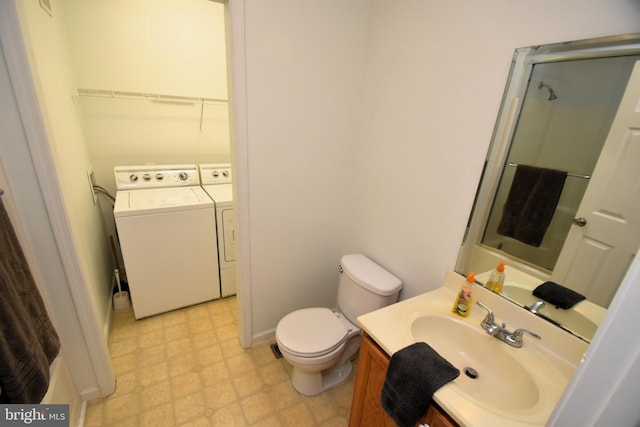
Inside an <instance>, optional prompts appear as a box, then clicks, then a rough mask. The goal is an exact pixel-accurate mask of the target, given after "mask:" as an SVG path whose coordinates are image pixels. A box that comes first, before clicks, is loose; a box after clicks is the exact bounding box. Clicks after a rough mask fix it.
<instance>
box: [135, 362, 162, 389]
mask: <svg viewBox="0 0 640 427" xmlns="http://www.w3.org/2000/svg"><path fill="white" fill-rule="evenodd" d="M168 377H169V366H168V364H167V362H164V361H163V362H160V363H157V364H155V365H151V366H145V367H143V368H141V369H140V370H139V372H138V379H139V383H140V385H143V386H148V385H151V384H154V383H157V382H160V381H163V380H166V379H167V378H168Z"/></svg>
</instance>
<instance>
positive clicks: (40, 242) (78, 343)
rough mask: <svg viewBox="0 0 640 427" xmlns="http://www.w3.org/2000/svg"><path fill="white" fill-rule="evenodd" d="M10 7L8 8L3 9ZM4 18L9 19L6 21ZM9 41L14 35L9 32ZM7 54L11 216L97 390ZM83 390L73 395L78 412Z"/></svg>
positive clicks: (4, 160)
mask: <svg viewBox="0 0 640 427" xmlns="http://www.w3.org/2000/svg"><path fill="white" fill-rule="evenodd" d="M3 12H5V9H4V8H3V9H2V10H0V15H1V14H2V13H3ZM3 22H4V21H3ZM0 41H1V42H2V44H3V47H4V45H5V43H7V42H8V41H7V40H6V38H4V34H3V35H2V37H0ZM12 90H13V88H12V82H11V81H10V80H9V74H8V70H7V68H6V63H5V56H4V54H2V52H0V93H2V94H3V96H2V97H1V98H0V129H2V135H1V137H0V171H1V173H0V185H1V188H2V189H3V190H4V191H5V194H4V195H3V196H2V198H3V203H4V204H5V207H6V208H7V211H8V213H9V215H10V217H11V220H12V223H13V226H14V228H15V230H16V234H17V235H18V236H19V238H20V244H21V246H22V248H23V250H24V252H25V255H26V257H27V259H28V261H29V267H30V268H31V271H32V274H33V276H34V279H35V281H36V284H37V285H38V288H39V290H40V293H41V294H42V297H43V299H44V301H45V305H46V307H47V311H48V313H49V317H50V318H51V321H52V323H53V325H54V327H55V328H56V330H57V332H58V335H59V337H60V342H61V344H62V349H63V350H62V351H63V353H61V357H62V354H64V358H65V360H66V362H65V363H66V364H68V365H70V366H73V368H74V369H73V372H72V376H73V379H74V381H75V385H76V386H77V387H78V390H84V391H87V390H97V388H98V386H97V383H98V381H97V379H96V377H95V375H94V373H93V366H92V365H91V358H90V355H89V351H88V349H87V347H86V343H85V341H84V339H83V331H82V327H81V325H80V321H79V319H78V314H77V312H76V310H75V307H74V300H73V297H72V295H71V293H70V291H69V286H68V283H67V277H66V274H65V271H64V266H63V262H62V260H61V258H60V257H61V256H60V253H59V252H58V247H57V244H56V239H55V236H54V232H53V230H52V227H51V223H50V219H49V217H48V212H47V210H46V206H45V203H44V200H43V197H42V193H41V190H40V186H39V184H38V180H37V177H36V172H35V169H34V165H33V161H32V158H31V155H30V152H29V147H28V144H27V137H26V135H25V131H24V128H23V118H22V117H21V115H20V112H19V109H18V106H17V103H16V99H15V97H14V93H13V92H12ZM79 396H80V394H79V393H78V395H77V396H76V399H73V400H71V399H70V400H69V402H68V403H70V404H71V405H72V412H73V413H77V411H78V410H79V408H78V407H77V405H78V402H77V400H78V399H79Z"/></svg>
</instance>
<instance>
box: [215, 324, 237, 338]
mask: <svg viewBox="0 0 640 427" xmlns="http://www.w3.org/2000/svg"><path fill="white" fill-rule="evenodd" d="M216 335H217V336H218V340H219V341H220V342H223V341H227V340H232V339H236V338H237V337H238V327H237V325H236V324H235V323H229V324H227V325H222V326H216Z"/></svg>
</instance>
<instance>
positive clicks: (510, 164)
mask: <svg viewBox="0 0 640 427" xmlns="http://www.w3.org/2000/svg"><path fill="white" fill-rule="evenodd" d="M507 166H511V167H514V168H516V167H518V164H517V163H513V162H509V163H507ZM567 176H572V177H574V178H582V179H591V175H583V174H579V173H573V172H567Z"/></svg>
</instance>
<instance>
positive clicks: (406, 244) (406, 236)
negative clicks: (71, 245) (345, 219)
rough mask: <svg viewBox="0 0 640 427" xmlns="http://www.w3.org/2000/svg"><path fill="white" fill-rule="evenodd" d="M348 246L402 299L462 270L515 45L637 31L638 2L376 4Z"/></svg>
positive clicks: (501, 0) (416, 0)
mask: <svg viewBox="0 0 640 427" xmlns="http://www.w3.org/2000/svg"><path fill="white" fill-rule="evenodd" d="M371 10H372V13H371V23H370V33H369V46H370V54H369V55H368V58H367V59H368V62H367V65H366V70H367V76H366V79H365V87H364V100H363V103H362V105H363V116H362V121H361V134H360V136H359V137H358V138H357V139H356V153H357V154H358V156H357V163H356V167H355V168H354V179H355V186H354V190H353V191H354V193H353V197H352V198H351V200H352V201H353V204H352V206H351V208H350V210H349V214H350V216H349V227H348V230H347V232H348V238H347V239H346V246H347V250H349V251H352V250H354V251H365V252H368V253H370V254H371V255H372V256H373V257H374V258H377V259H379V260H380V261H381V262H383V263H385V265H386V266H387V267H388V268H389V269H391V270H392V271H393V272H394V273H396V274H397V275H399V276H400V277H401V278H402V279H403V281H404V284H405V288H404V290H403V292H402V294H401V298H407V297H410V296H413V295H416V294H419V293H421V292H424V291H426V290H429V289H433V288H435V287H438V286H440V284H441V283H442V279H443V277H444V274H445V271H446V270H447V269H450V268H453V267H454V265H455V261H456V255H457V252H458V249H459V244H460V242H461V240H462V236H463V232H464V229H465V225H466V222H467V219H468V215H469V211H470V209H471V205H472V203H473V198H474V194H475V191H476V186H477V182H478V178H479V175H480V172H481V168H482V165H483V161H484V158H485V154H486V151H487V148H488V144H489V141H490V139H491V134H492V131H493V125H494V123H495V119H496V116H497V112H498V108H499V104H500V101H501V97H502V93H503V90H504V87H505V81H506V78H507V75H508V72H509V67H510V62H511V57H512V54H513V51H514V49H515V48H517V47H521V46H528V45H535V44H541V43H547V42H555V41H561V40H571V39H581V38H587V37H595V36H604V35H612V34H618V33H626V32H634V31H638V30H640V23H639V22H640V21H639V19H638V18H639V16H640V7H639V5H638V3H637V2H635V1H630V0H624V1H616V2H615V4H613V3H612V2H610V1H589V2H583V1H575V0H573V1H564V2H556V3H553V2H551V3H545V4H544V5H543V6H542V5H541V4H540V3H539V2H536V1H529V0H525V1H519V2H517V3H514V2H510V1H507V0H492V1H488V2H480V3H478V2H462V1H452V2H435V1H419V0H414V1H403V2H388V1H379V0H374V1H372V8H371Z"/></svg>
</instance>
